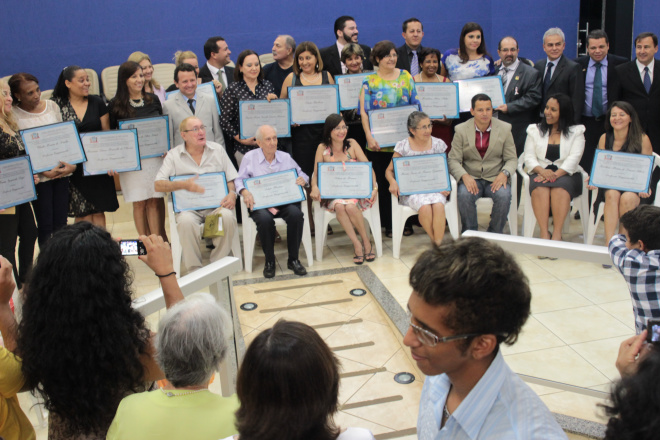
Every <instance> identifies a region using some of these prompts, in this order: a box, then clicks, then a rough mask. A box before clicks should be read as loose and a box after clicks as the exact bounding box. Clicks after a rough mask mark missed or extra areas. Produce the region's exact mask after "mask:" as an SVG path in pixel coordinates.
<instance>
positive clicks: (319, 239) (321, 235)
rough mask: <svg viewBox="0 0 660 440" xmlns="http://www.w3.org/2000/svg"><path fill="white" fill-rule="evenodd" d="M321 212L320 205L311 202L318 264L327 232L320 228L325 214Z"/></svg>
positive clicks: (321, 258) (320, 260)
mask: <svg viewBox="0 0 660 440" xmlns="http://www.w3.org/2000/svg"><path fill="white" fill-rule="evenodd" d="M322 211H325V210H324V209H323V208H321V204H320V203H319V202H317V201H313V202H312V213H313V215H314V224H315V225H316V236H315V237H314V241H316V261H318V262H322V261H323V246H324V242H325V235H326V234H327V231H328V229H327V227H325V228H321V225H322V224H323V220H324V217H325V213H324V212H322Z"/></svg>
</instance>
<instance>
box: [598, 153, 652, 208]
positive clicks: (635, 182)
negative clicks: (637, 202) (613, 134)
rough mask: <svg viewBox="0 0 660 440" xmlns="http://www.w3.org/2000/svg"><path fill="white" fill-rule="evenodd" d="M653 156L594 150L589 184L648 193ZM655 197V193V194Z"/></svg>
mask: <svg viewBox="0 0 660 440" xmlns="http://www.w3.org/2000/svg"><path fill="white" fill-rule="evenodd" d="M653 159H654V156H646V155H643V154H634V153H622V152H620V151H609V150H600V149H599V150H596V155H595V156H594V163H593V166H592V167H591V175H590V177H589V185H592V186H597V187H598V188H604V189H616V190H619V191H629V192H634V193H648V192H649V185H650V184H651V173H652V172H653ZM656 197H657V195H656Z"/></svg>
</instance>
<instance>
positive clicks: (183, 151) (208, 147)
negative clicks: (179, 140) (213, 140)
mask: <svg viewBox="0 0 660 440" xmlns="http://www.w3.org/2000/svg"><path fill="white" fill-rule="evenodd" d="M215 148H216V147H214V146H212V145H211V144H209V143H208V142H207V143H206V144H205V145H204V150H203V151H202V160H201V161H199V165H198V166H202V164H203V163H204V161H205V160H206V159H207V158H208V157H209V155H210V154H211V150H215ZM179 155H180V156H182V157H183V156H187V157H189V158H190V160H192V161H193V162H195V159H193V157H192V155H191V154H190V153H189V152H188V149H187V148H186V144H185V143H184V144H183V148H182V149H181V152H180V153H179ZM196 163H197V162H195V164H196Z"/></svg>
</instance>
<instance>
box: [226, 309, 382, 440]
mask: <svg viewBox="0 0 660 440" xmlns="http://www.w3.org/2000/svg"><path fill="white" fill-rule="evenodd" d="M236 392H237V394H238V399H239V400H240V402H241V406H240V408H239V409H238V411H237V412H236V427H237V428H238V434H239V435H238V440H263V439H287V440H307V439H314V440H335V439H336V440H370V439H373V438H374V437H373V435H372V434H371V432H370V431H369V430H367V429H362V428H348V429H343V430H342V429H341V428H339V427H337V426H336V425H335V423H334V420H333V417H334V415H335V413H336V412H337V406H338V402H337V398H338V394H339V361H338V360H337V358H336V357H335V355H334V354H333V353H332V351H331V350H330V348H329V347H328V346H327V345H326V343H325V342H324V341H323V339H322V338H321V337H320V336H319V334H318V333H316V331H315V330H314V329H313V328H312V327H310V326H308V325H307V324H303V323H301V322H290V321H284V320H280V321H278V322H277V323H276V324H275V325H274V326H273V328H270V329H268V330H264V331H263V332H261V333H260V334H259V336H257V337H256V338H255V339H254V341H252V343H251V344H250V346H249V347H248V349H247V352H246V353H245V358H244V359H243V364H242V365H241V368H240V370H239V372H238V379H237V381H236ZM232 438H233V439H236V438H237V437H236V436H234V437H227V439H225V440H232Z"/></svg>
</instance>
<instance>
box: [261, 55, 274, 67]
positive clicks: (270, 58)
mask: <svg viewBox="0 0 660 440" xmlns="http://www.w3.org/2000/svg"><path fill="white" fill-rule="evenodd" d="M259 61H260V62H261V66H262V67H263V66H265V65H266V64H270V63H273V62H275V58H273V54H272V53H270V52H268V53H262V54H261V55H259Z"/></svg>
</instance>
